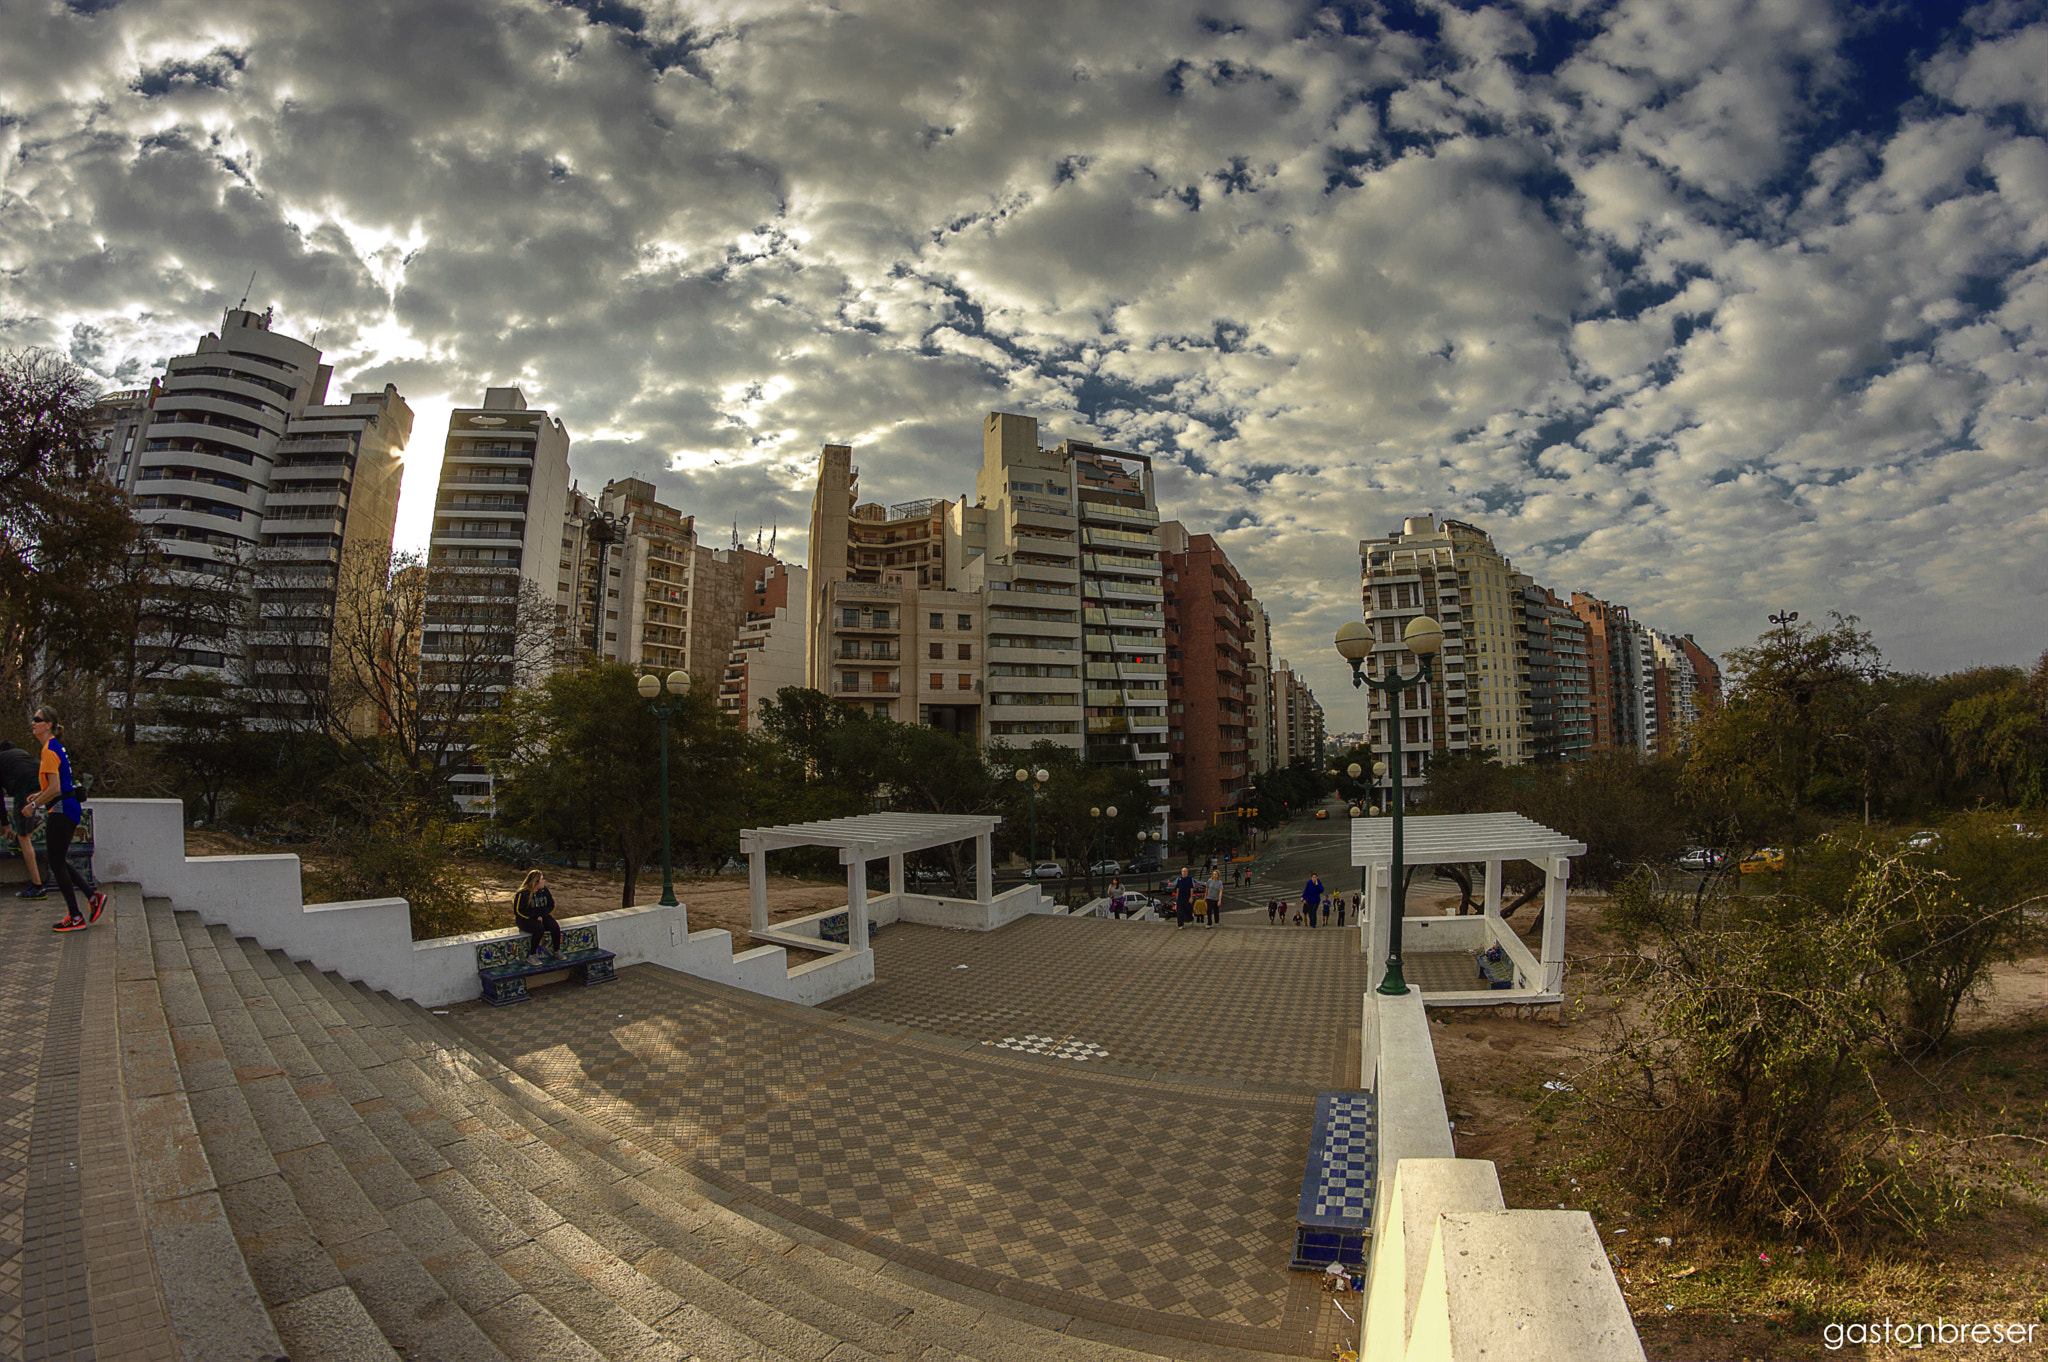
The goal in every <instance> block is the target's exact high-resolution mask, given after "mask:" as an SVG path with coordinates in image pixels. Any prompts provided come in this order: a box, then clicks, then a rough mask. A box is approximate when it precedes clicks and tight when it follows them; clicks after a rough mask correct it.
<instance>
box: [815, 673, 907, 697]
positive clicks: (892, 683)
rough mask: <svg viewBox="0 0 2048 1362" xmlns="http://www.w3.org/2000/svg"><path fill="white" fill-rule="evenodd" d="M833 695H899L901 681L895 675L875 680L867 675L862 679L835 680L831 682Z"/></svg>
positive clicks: (901, 690)
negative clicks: (866, 677)
mask: <svg viewBox="0 0 2048 1362" xmlns="http://www.w3.org/2000/svg"><path fill="white" fill-rule="evenodd" d="M832 693H833V694H834V695H901V694H902V693H903V682H902V680H901V679H900V678H897V677H893V676H892V677H887V678H885V679H883V680H880V681H877V680H875V679H874V678H873V677H869V678H868V679H866V680H864V681H846V680H837V681H834V682H833V683H832Z"/></svg>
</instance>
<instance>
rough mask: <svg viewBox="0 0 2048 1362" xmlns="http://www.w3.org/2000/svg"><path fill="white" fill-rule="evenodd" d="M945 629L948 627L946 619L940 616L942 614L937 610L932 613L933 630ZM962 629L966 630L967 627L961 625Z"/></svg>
mask: <svg viewBox="0 0 2048 1362" xmlns="http://www.w3.org/2000/svg"><path fill="white" fill-rule="evenodd" d="M945 627H946V617H945V616H944V615H942V614H940V613H939V612H938V611H936V610H934V611H932V628H934V629H943V628H945ZM960 627H961V628H962V629H965V628H966V627H967V626H966V625H964V624H963V625H961V626H960Z"/></svg>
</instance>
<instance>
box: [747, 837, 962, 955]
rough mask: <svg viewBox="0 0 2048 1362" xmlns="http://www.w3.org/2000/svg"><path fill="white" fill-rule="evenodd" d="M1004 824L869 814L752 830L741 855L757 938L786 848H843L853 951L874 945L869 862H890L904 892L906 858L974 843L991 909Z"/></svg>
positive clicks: (894, 881)
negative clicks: (772, 865) (775, 854)
mask: <svg viewBox="0 0 2048 1362" xmlns="http://www.w3.org/2000/svg"><path fill="white" fill-rule="evenodd" d="M1002 821H1003V820H1002V819H1000V818H997V817H995V816H993V815H988V814H970V813H864V814H859V815H857V816H855V817H852V818H827V819H823V820H821V821H819V822H816V823H785V824H783V825H782V826H780V827H773V828H748V829H746V830H745V831H743V832H741V833H740V851H741V853H742V854H744V855H745V856H746V858H747V902H748V905H749V907H750V908H751V909H752V912H753V924H754V925H753V930H754V933H755V934H756V935H760V934H762V933H765V932H766V931H767V930H768V853H769V852H771V851H780V850H782V849H783V848H785V847H837V848H839V863H840V864H841V865H843V866H845V867H846V909H847V931H846V942H847V947H848V949H850V950H856V951H858V950H866V949H867V944H868V862H869V861H875V860H880V859H881V858H882V857H884V856H886V857H888V858H889V892H890V893H891V894H901V893H902V892H903V858H904V857H905V856H906V855H908V854H909V853H911V852H913V851H926V850H929V849H930V848H932V847H942V846H946V845H949V844H951V843H953V842H964V841H967V840H968V839H969V838H972V839H973V841H974V895H975V898H976V900H977V901H979V902H980V903H983V904H986V903H988V902H989V900H990V899H991V898H992V897H993V896H994V892H995V881H994V878H993V867H994V859H993V857H992V855H991V851H992V845H991V842H992V839H993V837H994V835H995V830H996V825H997V824H999V823H1001V822H1002Z"/></svg>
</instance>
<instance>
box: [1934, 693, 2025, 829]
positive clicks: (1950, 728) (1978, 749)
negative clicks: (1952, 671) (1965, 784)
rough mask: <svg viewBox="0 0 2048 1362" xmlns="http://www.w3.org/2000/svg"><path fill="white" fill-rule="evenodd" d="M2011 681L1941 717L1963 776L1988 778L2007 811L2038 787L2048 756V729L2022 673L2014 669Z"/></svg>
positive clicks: (1961, 702) (1959, 702) (1954, 706)
mask: <svg viewBox="0 0 2048 1362" xmlns="http://www.w3.org/2000/svg"><path fill="white" fill-rule="evenodd" d="M2001 670H2004V669H2001ZM2010 676H2011V681H2010V682H2009V683H2008V684H2006V685H2003V686H2000V687H1998V688H1997V689H1996V690H1985V691H1980V692H1978V693H1977V694H1975V695H1971V696H1968V697H1965V698H1963V699H1960V700H1957V701H1956V702H1955V703H1954V704H1952V705H1950V706H1949V707H1948V709H1947V711H1946V712H1944V713H1943V714H1942V716H1941V727H1942V731H1943V733H1944V734H1945V735H1946V736H1947V738H1948V740H1949V742H1950V744H1951V745H1952V749H1951V750H1952V751H1953V752H1954V754H1955V760H1956V764H1957V767H1958V774H1959V775H1964V776H1966V777H1967V776H1968V775H1972V774H1974V775H1980V776H1982V777H1985V778H1987V779H1989V780H1990V781H1991V782H1992V783H1994V784H1996V785H1997V787H1998V802H1999V803H2000V804H2003V805H2006V806H2011V805H2012V804H2013V803H2014V802H2016V796H2017V795H2019V794H2020V793H2021V792H2022V791H2025V790H2027V789H2030V788H2033V787H2035V786H2036V785H2038V774H2037V773H2038V771H2039V769H2040V766H2041V764H2042V760H2043V757H2044V755H2048V725H2044V723H2043V719H2042V715H2041V711H2040V709H2039V707H2038V706H2036V704H2035V703H2034V700H2033V697H2032V696H2031V695H2030V694H2029V693H2028V690H2027V685H2026V682H2025V681H2024V680H2023V679H2022V678H2021V676H2020V674H2019V672H2018V671H2017V670H2016V669H2014V670H2011V671H2010Z"/></svg>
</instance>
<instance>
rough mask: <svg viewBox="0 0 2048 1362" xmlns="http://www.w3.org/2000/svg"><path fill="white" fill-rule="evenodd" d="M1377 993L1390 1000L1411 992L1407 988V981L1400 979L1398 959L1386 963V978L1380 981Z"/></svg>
mask: <svg viewBox="0 0 2048 1362" xmlns="http://www.w3.org/2000/svg"><path fill="white" fill-rule="evenodd" d="M1379 991H1380V992H1381V993H1384V994H1386V995H1387V996H1388V997H1390V998H1398V997H1400V996H1401V995H1403V994H1405V993H1409V992H1411V991H1412V990H1410V989H1409V987H1408V981H1407V980H1406V979H1404V978H1402V977H1401V961H1400V959H1399V957H1396V958H1394V959H1390V960H1388V961H1387V977H1386V978H1384V979H1382V980H1380V986H1379Z"/></svg>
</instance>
